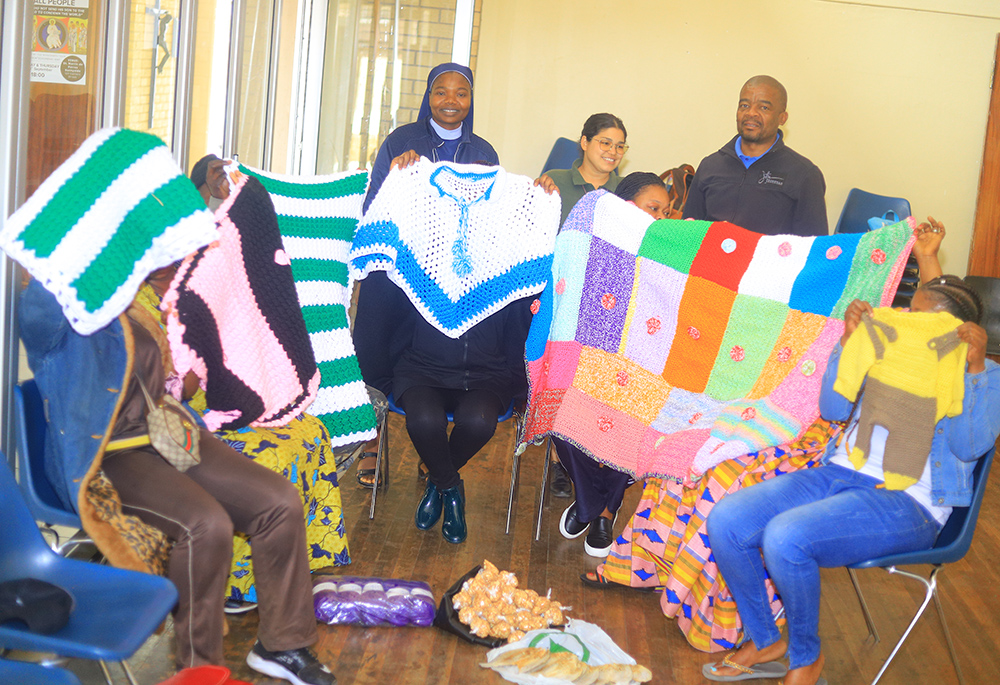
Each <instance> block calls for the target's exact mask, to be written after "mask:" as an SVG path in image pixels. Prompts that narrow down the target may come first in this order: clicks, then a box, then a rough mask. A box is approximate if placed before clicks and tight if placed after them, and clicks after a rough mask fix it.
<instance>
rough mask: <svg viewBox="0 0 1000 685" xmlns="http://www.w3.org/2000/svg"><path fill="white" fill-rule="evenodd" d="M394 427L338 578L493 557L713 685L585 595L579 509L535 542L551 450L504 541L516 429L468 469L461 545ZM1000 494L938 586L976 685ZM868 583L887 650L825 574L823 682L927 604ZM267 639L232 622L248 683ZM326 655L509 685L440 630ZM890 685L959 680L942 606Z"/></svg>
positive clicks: (323, 652) (634, 613) (365, 678)
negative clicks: (576, 526) (384, 479)
mask: <svg viewBox="0 0 1000 685" xmlns="http://www.w3.org/2000/svg"><path fill="white" fill-rule="evenodd" d="M390 421H391V423H390V432H391V437H392V440H391V441H390V448H391V450H390V451H391V455H392V459H391V462H390V464H391V484H390V488H389V490H388V492H387V493H383V494H382V495H380V498H379V504H378V510H377V512H376V516H375V520H374V521H369V519H368V504H369V495H368V491H367V490H362V489H361V488H359V487H358V486H357V485H356V484H355V481H354V477H353V476H354V474H353V471H352V473H351V474H349V478H345V482H344V483H343V484H342V490H341V492H342V495H343V499H344V513H345V518H346V519H347V529H348V536H349V541H350V551H351V557H352V559H353V563H352V564H351V565H350V566H348V567H345V568H342V569H337V570H336V571H334V572H335V573H338V572H339V573H343V574H350V575H358V576H382V577H396V578H408V579H413V580H421V581H425V582H427V583H429V584H430V585H431V587H432V588H433V590H434V592H435V594H437V595H439V594H440V593H441V592H443V591H444V590H445V589H447V588H448V587H449V586H450V585H451V584H452V582H453V581H454V579H456V578H458V577H459V576H461V575H462V574H463V573H464V572H465V571H467V570H468V569H469V568H471V567H472V566H474V565H475V564H477V563H480V562H481V561H482V560H483V559H489V560H490V561H492V562H493V563H495V564H496V565H497V566H499V567H500V568H502V569H509V570H512V571H514V572H515V573H516V574H517V576H518V578H519V579H520V581H521V585H522V587H525V586H526V587H530V588H532V589H534V590H537V591H539V592H542V593H544V592H545V591H546V590H548V589H549V588H551V589H552V596H553V597H554V598H556V599H558V600H559V601H560V602H561V603H562V604H564V605H568V606H572V607H573V610H572V611H571V612H569V615H570V616H572V617H576V618H581V619H584V620H587V621H591V622H593V623H597V624H598V625H600V626H601V627H602V628H604V630H605V631H607V633H608V634H609V635H610V636H611V637H612V638H613V639H614V640H615V641H616V642H617V643H618V645H619V646H620V647H621V648H622V649H624V650H625V651H626V652H628V653H629V654H631V655H632V656H633V657H635V659H637V660H638V661H639V663H642V664H645V665H647V666H649V667H650V668H651V669H652V672H653V682H654V683H677V684H679V685H688V684H694V683H705V682H707V681H706V680H705V679H704V678H703V677H702V675H701V667H702V664H703V663H705V662H707V661H713V660H715V658H714V657H711V656H709V655H707V654H703V653H700V652H697V651H695V650H694V649H692V648H691V647H689V646H688V644H687V642H686V641H685V640H684V637H683V636H682V635H681V633H680V631H679V630H678V629H677V626H676V625H675V624H674V622H673V621H670V620H667V619H666V618H665V617H664V616H663V614H662V613H661V611H660V607H659V596H658V595H651V594H645V593H639V592H635V591H632V590H627V589H612V590H599V589H593V588H589V587H585V586H584V585H583V584H581V583H580V581H579V579H578V576H579V574H580V572H581V571H585V570H588V569H591V568H593V567H594V566H595V565H596V562H595V561H594V560H591V559H590V558H589V557H587V556H585V555H584V553H583V542H582V539H578V540H572V541H571V540H564V539H563V538H562V537H560V535H559V532H558V520H559V515H560V513H561V511H562V509H563V507H564V506H565V505H567V504H568V501H567V500H560V499H555V498H550V500H549V502H548V505H547V506H546V509H545V515H544V522H543V527H542V537H541V540H540V541H539V542H535V541H534V539H533V537H534V524H535V519H534V516H535V514H534V512H535V507H536V503H537V496H538V485H539V481H540V478H541V463H542V455H543V450H542V449H541V448H538V447H532V448H530V449H529V450H528V451H527V452H526V454H525V456H524V457H523V459H522V469H521V482H520V489H519V493H520V498H519V501H517V502H516V503H515V507H516V512H515V519H514V524H513V530H512V531H511V534H510V535H509V536H507V535H504V532H503V527H504V518H505V513H506V505H507V492H508V483H509V478H510V449H511V447H512V442H513V435H512V431H511V424H510V423H509V422H508V423H506V424H502V425H501V426H500V429H499V430H498V431H497V435H496V437H494V439H493V441H492V442H491V443H490V445H488V446H487V448H486V449H485V450H484V451H483V453H481V454H480V455H479V457H477V458H476V459H475V460H473V462H472V463H470V464H469V466H468V467H466V469H465V470H464V471H463V476H464V478H465V482H466V493H467V496H468V499H469V506H468V520H469V528H470V533H469V539H468V540H467V541H466V542H465V543H464V544H461V545H452V544H449V543H447V542H445V541H444V540H443V539H442V537H441V533H440V526H437V527H435V528H434V529H432V530H430V531H426V532H423V531H419V530H417V529H416V528H415V527H414V525H413V510H414V508H415V506H416V503H417V500H418V499H419V497H420V494H421V493H422V492H423V486H422V484H421V483H420V482H419V481H418V480H417V478H416V455H415V453H414V451H413V448H412V446H411V445H410V443H409V440H408V439H407V438H406V433H405V429H404V427H403V423H402V419H401V418H400V417H398V416H392V417H391V419H390ZM998 489H1000V479H998V478H997V477H996V476H995V477H994V478H993V482H992V483H991V484H990V486H989V488H988V491H987V493H986V500H985V502H984V504H983V508H982V513H981V516H980V525H979V528H978V530H977V532H976V538H975V541H974V543H973V546H972V550H971V551H970V552H969V554H968V555H967V556H966V558H965V559H964V560H963V561H961V562H959V563H956V564H953V565H952V566H950V567H948V568H947V569H945V570H944V571H943V573H942V574H941V582H940V584H939V591H940V594H941V597H942V600H943V603H944V605H945V612H946V613H947V616H948V622H949V625H950V627H951V631H952V635H953V637H954V640H955V642H956V644H957V649H958V655H959V660H960V662H961V666H962V669H963V671H964V674H965V679H966V682H967V683H987V682H993V681H995V680H996V679H997V677H998V675H1000V647H998V642H1000V570H998V566H997V560H998V559H1000V494H998V492H997V491H998ZM639 494H640V489H639V487H638V486H636V487H633V488H632V489H631V490H630V491H629V493H628V495H627V498H626V503H625V505H624V506H623V509H622V511H623V515H622V518H621V519H620V520H619V521H618V526H617V528H616V532H617V531H618V530H620V529H621V527H623V526H624V525H625V520H626V515H625V514H626V513H631V512H632V511H633V510H634V506H635V503H636V501H637V499H638V496H639ZM919 570H920V571H923V570H924V569H923V568H922V567H921V568H919ZM859 575H860V580H861V585H862V587H863V588H864V590H865V594H866V596H867V598H868V602H869V605H870V607H871V610H872V613H873V615H874V617H875V621H876V624H877V626H878V629H879V630H880V631H881V634H882V642H881V643H880V644H878V645H874V646H873V645H872V644H871V643H870V642H866V640H865V636H866V634H867V631H866V629H865V624H864V620H863V618H862V615H861V611H860V609H859V607H858V603H857V600H856V598H855V595H854V592H853V590H852V588H851V584H850V580H849V578H848V574H847V572H846V571H844V570H843V569H831V570H824V571H823V602H822V609H821V616H820V635H821V637H822V639H823V649H824V652H825V654H826V669H825V671H824V677H825V678H826V679H827V681H828V682H829V683H831V684H832V685H842V684H846V683H866V682H870V681H871V679H872V678H873V677H874V675H875V673H876V672H877V670H878V668H879V666H880V665H881V663H882V661H883V660H884V659H885V657H886V656H887V655H888V653H889V651H890V650H891V647H892V645H893V644H894V643H895V641H896V640H897V639H898V637H899V636H900V635H901V634H902V631H903V629H904V628H905V626H906V623H907V622H908V621H909V619H910V617H911V616H912V614H913V612H914V611H915V609H916V607H917V604H918V602H919V601H920V599H922V597H923V591H922V587H921V586H920V585H919V584H918V583H916V582H915V581H912V580H908V579H906V578H900V577H898V576H897V577H890V576H889V574H887V573H886V572H885V571H882V570H880V569H874V570H869V571H862V572H860V574H859ZM256 627H257V614H256V612H252V613H250V614H245V615H243V616H239V617H235V618H232V619H231V620H230V633H229V636H228V637H227V639H226V648H227V651H226V657H227V662H228V666H229V667H230V668H231V669H232V670H233V675H234V677H236V678H240V679H243V680H248V681H251V682H258V683H277V682H279V681H273V680H270V679H268V678H262V677H258V676H257V675H256V674H255V673H254V672H253V671H251V670H250V669H249V668H248V667H247V666H246V665H245V663H244V661H243V659H244V657H245V655H246V652H247V651H248V650H249V649H250V647H251V645H252V644H253V640H254V635H255V630H256ZM170 642H171V631H169V630H168V631H167V632H166V633H165V634H164V635H162V636H157V637H154V638H152V639H151V640H150V641H149V642H147V644H146V645H145V646H144V647H143V648H142V650H141V651H140V652H139V653H138V654H137V655H136V656H135V657H133V659H132V660H131V663H132V666H133V668H134V669H135V671H136V674H137V677H138V679H139V682H140V684H141V685H146V684H152V683H158V682H159V681H160V680H162V679H164V678H166V677H168V676H169V675H170V674H171V673H172V668H171V662H172V656H171V649H172V648H171V645H170ZM316 650H317V652H318V654H319V655H320V657H321V658H322V659H323V660H324V661H325V662H326V663H328V664H329V665H330V666H331V667H332V668H333V669H334V671H335V673H336V674H337V677H338V679H339V682H340V683H341V684H342V685H351V684H352V683H357V684H359V685H360V684H380V685H382V684H386V683H414V684H422V683H493V684H498V683H501V682H504V681H502V680H501V679H500V677H499V676H497V675H495V674H494V673H492V672H491V671H487V670H484V669H481V668H479V666H478V664H479V662H481V661H483V660H484V654H485V653H486V651H487V650H486V649H485V648H483V647H477V646H474V645H471V644H468V643H465V642H463V641H461V640H460V639H459V638H457V637H454V636H452V635H449V634H445V633H443V632H441V631H439V630H437V629H435V628H358V627H334V626H325V625H321V626H320V640H319V643H318V644H317V645H316ZM71 667H72V669H73V670H74V671H75V672H77V673H78V674H79V675H80V676H81V680H83V681H84V682H85V683H91V682H93V683H98V682H102V681H101V680H100V676H99V673H98V671H97V670H96V668H94V667H93V665H91V664H83V663H75V662H74V663H73V664H71ZM112 671H113V675H114V676H115V677H116V682H125V681H124V679H123V678H122V676H121V674H120V671H117V670H116V667H115V666H112ZM772 682H773V681H772ZM882 682H883V683H886V684H887V685H910V684H912V683H934V684H937V683H941V684H948V683H955V682H958V681H957V678H956V676H955V671H954V668H953V666H952V664H951V660H950V658H949V656H948V651H947V647H946V645H945V642H944V638H943V636H942V634H941V632H940V624H939V621H938V619H937V615H936V613H935V611H934V609H933V607H929V608H928V611H927V613H925V615H924V618H922V619H921V621H920V622H919V623H918V624H917V626H916V628H915V629H914V631H913V633H912V634H911V636H910V638H909V639H908V640H907V643H906V644H905V645H904V647H903V650H902V652H901V653H900V654H899V655H898V656H897V657H896V659H895V661H894V662H893V664H892V666H891V667H890V668H889V670H888V672H887V673H886V675H885V676H884V677H883V680H882Z"/></svg>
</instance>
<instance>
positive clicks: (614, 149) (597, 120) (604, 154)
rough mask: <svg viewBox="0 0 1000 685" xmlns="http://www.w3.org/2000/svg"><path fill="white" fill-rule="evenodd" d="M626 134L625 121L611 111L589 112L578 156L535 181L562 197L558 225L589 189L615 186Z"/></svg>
mask: <svg viewBox="0 0 1000 685" xmlns="http://www.w3.org/2000/svg"><path fill="white" fill-rule="evenodd" d="M627 136H628V134H627V133H626V131H625V124H623V123H622V120H621V119H619V118H618V117H616V116H615V115H614V114H608V113H607V112H602V113H600V114H591V115H590V117H588V118H587V121H586V122H584V124H583V131H582V132H581V133H580V159H578V160H577V161H575V162H573V166H572V167H571V168H569V169H551V170H549V171H548V172H546V173H544V174H542V175H541V177H539V178H538V179H537V180H536V181H535V185H539V186H542V187H543V188H544V189H545V190H546V191H547V192H549V193H551V192H553V191H555V192H558V193H559V196H560V197H561V198H562V219H560V221H559V225H560V226H562V224H564V223H566V217H567V216H569V210H571V209H573V205H575V204H576V203H577V202H579V201H580V198H581V197H583V196H584V195H586V194H587V193H589V192H590V191H591V190H597V189H598V188H604V189H605V190H607V191H609V192H612V193H613V192H614V191H615V188H617V187H618V181H619V176H618V165H619V164H620V163H621V161H622V157H624V156H625V153H626V152H628V145H626V144H625V138H626V137H627Z"/></svg>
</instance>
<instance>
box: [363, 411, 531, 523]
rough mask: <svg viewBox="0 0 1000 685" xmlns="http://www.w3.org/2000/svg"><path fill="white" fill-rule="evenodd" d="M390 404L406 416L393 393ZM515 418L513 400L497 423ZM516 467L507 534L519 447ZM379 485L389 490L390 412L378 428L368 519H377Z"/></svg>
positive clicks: (509, 505) (450, 419) (513, 474)
mask: <svg viewBox="0 0 1000 685" xmlns="http://www.w3.org/2000/svg"><path fill="white" fill-rule="evenodd" d="M386 400H387V401H388V402H389V411H391V412H392V413H394V414H399V415H400V416H406V412H405V411H403V410H402V409H400V408H399V407H398V406H396V399H395V398H394V397H393V396H392V393H389V395H388V396H387V397H386ZM512 416H515V414H514V401H513V400H511V402H510V404H508V405H507V411H505V412H504V413H503V415H502V416H499V417H498V418H497V423H503V422H504V421H507V420H508V419H510V417H512ZM454 420H455V417H454V416H452V415H451V414H450V413H449V414H448V423H452V422H453V421H454ZM517 421H518V424H517V425H518V426H519V427H520V425H521V424H520V421H521V416H520V415H517ZM514 447H515V450H514V465H513V471H512V472H511V476H510V495H509V497H508V502H507V530H506V533H510V518H511V509H512V506H513V502H514V489H515V485H516V483H517V472H518V465H519V464H518V462H519V455H518V454H517V449H516V448H517V445H516V444H515V445H514ZM379 485H383V486H384V487H385V489H386V490H388V489H389V412H386V414H385V417H384V418H383V420H382V423H381V424H380V425H379V427H378V449H377V452H376V456H375V481H374V482H373V483H372V502H371V508H370V509H369V511H368V518H369V519H373V518H375V498H376V497H377V495H378V489H379Z"/></svg>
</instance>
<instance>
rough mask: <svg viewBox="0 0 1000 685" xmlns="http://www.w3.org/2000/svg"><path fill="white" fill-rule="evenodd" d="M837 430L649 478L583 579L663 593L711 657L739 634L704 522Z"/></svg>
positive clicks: (927, 260)
mask: <svg viewBox="0 0 1000 685" xmlns="http://www.w3.org/2000/svg"><path fill="white" fill-rule="evenodd" d="M928 221H929V223H924V224H921V225H920V226H918V228H917V230H916V238H917V240H916V243H915V244H914V246H913V255H914V256H915V257H916V259H917V262H918V263H919V265H920V277H921V280H922V281H923V282H925V283H926V282H928V281H929V280H931V279H933V278H936V277H940V275H941V266H940V264H939V262H938V258H937V253H938V249H939V247H940V244H941V240H942V238H943V237H944V235H945V228H944V226H943V225H942V224H940V223H939V222H937V221H935V220H934V219H933V218H930V219H929V220H928ZM837 430H838V429H837V427H836V426H835V425H831V424H829V423H828V422H826V421H824V420H822V419H820V420H818V421H817V422H816V423H815V424H814V425H812V426H811V427H810V428H809V429H807V430H806V432H805V433H804V434H803V436H802V437H801V438H800V439H799V440H798V441H797V442H794V443H791V444H786V445H781V446H778V447H770V448H767V449H765V450H761V451H759V452H754V453H751V454H748V455H744V456H741V457H737V458H735V459H728V460H726V461H724V462H722V463H721V464H719V465H717V466H715V467H714V468H711V469H709V470H707V471H706V472H705V474H704V475H703V476H702V477H701V478H700V479H699V480H697V481H695V482H692V483H678V482H674V481H672V480H668V479H661V478H649V479H647V480H646V482H645V484H644V488H643V493H642V497H641V498H640V500H639V504H638V505H637V507H636V510H635V514H633V516H632V517H631V519H630V520H629V522H628V524H627V525H626V526H625V529H624V531H622V533H621V534H620V535H619V536H618V538H617V540H616V542H615V544H614V545H613V546H612V548H611V552H610V554H609V556H608V558H607V561H606V562H605V563H604V564H602V565H600V566H598V568H597V571H596V572H594V571H591V572H588V573H585V574H582V575H581V578H582V579H583V581H584V582H585V583H588V584H592V585H594V586H597V587H608V586H609V585H610V586H611V587H614V586H615V585H625V586H631V587H633V588H636V589H639V590H644V589H645V590H652V589H657V588H665V592H663V593H662V594H661V595H660V605H661V608H662V609H663V612H664V614H665V615H666V616H667V617H668V618H676V619H677V624H678V627H679V628H680V629H681V631H682V632H683V633H684V635H685V636H686V638H687V640H688V642H689V643H690V644H691V645H692V646H693V647H695V648H697V649H700V650H702V651H706V652H708V651H718V650H721V649H726V648H727V646H732V645H734V644H735V643H737V642H738V641H739V639H740V637H741V635H742V628H741V624H740V620H739V616H738V615H737V611H736V603H735V602H734V601H733V597H732V595H731V593H730V591H729V588H728V586H727V585H726V581H725V579H724V578H722V577H721V576H720V575H719V572H718V569H717V568H716V564H715V558H714V556H713V554H712V547H711V545H710V544H709V542H708V535H707V533H706V528H705V521H706V519H707V518H708V516H709V514H710V513H711V511H712V509H713V508H714V507H715V504H716V503H717V502H719V501H721V500H722V499H723V498H724V497H728V496H730V495H732V494H733V493H735V492H737V491H739V490H741V489H743V488H747V487H749V486H751V485H754V484H757V483H761V482H763V481H766V480H770V479H772V478H775V477H776V476H778V475H780V474H785V473H790V472H792V471H798V470H800V469H804V468H810V467H811V466H814V465H815V464H816V463H818V461H819V460H820V458H821V457H822V456H823V453H824V451H825V449H826V446H827V443H828V442H829V441H830V439H831V437H832V436H835V435H836V433H837Z"/></svg>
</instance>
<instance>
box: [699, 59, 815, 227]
mask: <svg viewBox="0 0 1000 685" xmlns="http://www.w3.org/2000/svg"><path fill="white" fill-rule="evenodd" d="M787 103H788V95H787V93H786V92H785V87H784V86H782V85H781V84H780V83H779V82H778V81H777V80H776V79H774V78H772V77H770V76H754V77H753V78H751V79H750V80H749V81H747V82H746V83H745V84H744V85H743V89H742V90H741V91H740V103H739V105H738V106H737V108H736V130H737V132H738V133H737V135H736V137H735V138H733V139H732V140H730V141H729V142H728V143H726V144H725V145H724V146H723V147H722V149H721V150H719V151H718V152H715V153H713V154H711V155H709V156H708V157H706V158H705V159H703V160H702V161H701V165H700V166H699V167H698V172H697V173H696V174H695V176H694V180H693V181H692V182H691V191H690V193H689V195H688V199H687V204H685V206H684V218H685V219H689V218H690V219H706V220H708V221H729V222H731V223H734V224H737V225H738V226H743V227H744V228H748V229H750V230H751V231H756V232H758V233H766V234H768V235H777V234H780V233H791V234H794V235H802V236H809V235H826V234H827V233H828V228H827V220H826V201H825V200H824V195H825V193H826V182H825V181H824V180H823V173H822V172H821V171H820V170H819V168H818V167H817V166H816V165H815V164H813V163H812V162H810V161H809V160H808V159H806V158H805V157H803V156H802V155H800V154H799V153H797V152H795V151H794V150H792V149H791V148H790V147H787V146H786V145H785V141H784V140H783V137H782V134H781V131H779V130H778V127H779V126H781V125H782V124H784V123H785V121H787V119H788V112H786V111H785V106H786V105H787Z"/></svg>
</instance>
